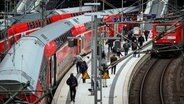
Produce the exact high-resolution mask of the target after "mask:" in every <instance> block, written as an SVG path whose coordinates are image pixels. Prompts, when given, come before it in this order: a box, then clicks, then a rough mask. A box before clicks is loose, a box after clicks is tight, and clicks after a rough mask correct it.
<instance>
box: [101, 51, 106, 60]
mask: <svg viewBox="0 0 184 104" xmlns="http://www.w3.org/2000/svg"><path fill="white" fill-rule="evenodd" d="M102 59H106V54H105V52H104V51H102Z"/></svg>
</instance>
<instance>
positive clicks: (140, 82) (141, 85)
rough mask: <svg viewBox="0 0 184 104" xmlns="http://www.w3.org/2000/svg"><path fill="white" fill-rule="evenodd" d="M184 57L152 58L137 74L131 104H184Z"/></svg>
mask: <svg viewBox="0 0 184 104" xmlns="http://www.w3.org/2000/svg"><path fill="white" fill-rule="evenodd" d="M183 62H184V59H183V57H177V58H174V59H157V58H151V59H150V60H149V61H148V62H146V63H145V64H144V65H142V67H140V68H139V69H138V71H137V72H136V73H135V75H134V77H133V79H132V81H131V84H130V90H129V91H130V92H129V104H184V96H183V95H184V93H183V92H184V89H183V88H184V71H183V70H182V69H183V68H184V65H183V64H182V63H183Z"/></svg>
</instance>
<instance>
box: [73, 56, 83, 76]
mask: <svg viewBox="0 0 184 104" xmlns="http://www.w3.org/2000/svg"><path fill="white" fill-rule="evenodd" d="M82 61H83V60H82V57H81V56H80V55H76V56H75V57H74V63H75V64H76V69H77V73H79V64H80V62H82Z"/></svg>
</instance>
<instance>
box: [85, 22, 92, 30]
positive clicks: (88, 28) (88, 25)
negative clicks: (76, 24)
mask: <svg viewBox="0 0 184 104" xmlns="http://www.w3.org/2000/svg"><path fill="white" fill-rule="evenodd" d="M84 25H85V27H86V30H90V29H91V23H90V22H88V23H85V24H84Z"/></svg>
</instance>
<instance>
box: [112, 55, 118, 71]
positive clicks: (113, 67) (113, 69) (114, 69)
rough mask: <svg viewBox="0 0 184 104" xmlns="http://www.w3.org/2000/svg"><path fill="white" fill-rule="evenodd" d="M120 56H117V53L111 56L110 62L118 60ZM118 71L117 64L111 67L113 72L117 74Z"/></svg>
mask: <svg viewBox="0 0 184 104" xmlns="http://www.w3.org/2000/svg"><path fill="white" fill-rule="evenodd" d="M117 60H118V58H117V57H116V55H113V56H111V57H110V62H111V64H112V63H114V62H115V61H117ZM115 73H116V65H113V66H112V68H111V74H115Z"/></svg>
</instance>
